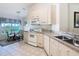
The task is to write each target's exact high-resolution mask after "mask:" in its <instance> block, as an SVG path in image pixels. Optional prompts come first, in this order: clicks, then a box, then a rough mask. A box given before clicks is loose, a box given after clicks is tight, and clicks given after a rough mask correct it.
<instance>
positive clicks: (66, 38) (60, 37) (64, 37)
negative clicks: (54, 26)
mask: <svg viewBox="0 0 79 59" xmlns="http://www.w3.org/2000/svg"><path fill="white" fill-rule="evenodd" d="M55 37H56V38H58V39H61V40H70V39H71V38H68V37H66V36H55Z"/></svg>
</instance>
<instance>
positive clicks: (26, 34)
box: [23, 31, 28, 43]
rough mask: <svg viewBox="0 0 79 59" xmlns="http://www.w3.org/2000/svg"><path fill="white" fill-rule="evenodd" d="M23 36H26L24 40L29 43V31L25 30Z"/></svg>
mask: <svg viewBox="0 0 79 59" xmlns="http://www.w3.org/2000/svg"><path fill="white" fill-rule="evenodd" d="M23 36H24V40H23V41H24V42H25V43H27V42H28V32H27V31H25V32H24V34H23Z"/></svg>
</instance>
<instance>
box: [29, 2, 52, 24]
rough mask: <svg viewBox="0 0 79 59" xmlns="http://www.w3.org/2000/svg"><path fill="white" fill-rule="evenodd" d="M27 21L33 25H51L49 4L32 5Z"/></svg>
mask: <svg viewBox="0 0 79 59" xmlns="http://www.w3.org/2000/svg"><path fill="white" fill-rule="evenodd" d="M28 19H29V20H30V22H31V23H33V24H51V4H48V3H40V4H39V3H38V4H34V5H32V6H31V7H30V9H29V12H28Z"/></svg>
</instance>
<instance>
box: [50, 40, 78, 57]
mask: <svg viewBox="0 0 79 59" xmlns="http://www.w3.org/2000/svg"><path fill="white" fill-rule="evenodd" d="M50 55H51V56H79V52H77V51H75V50H73V49H72V48H70V47H68V46H66V45H64V44H62V43H60V42H58V41H56V40H55V39H50Z"/></svg>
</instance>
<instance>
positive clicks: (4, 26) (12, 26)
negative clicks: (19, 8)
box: [0, 18, 21, 37]
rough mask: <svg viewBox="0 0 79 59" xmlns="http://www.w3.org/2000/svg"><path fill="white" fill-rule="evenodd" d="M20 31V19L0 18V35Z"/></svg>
mask: <svg viewBox="0 0 79 59" xmlns="http://www.w3.org/2000/svg"><path fill="white" fill-rule="evenodd" d="M20 31H21V20H18V19H8V18H0V36H2V35H3V36H5V37H6V36H7V34H8V35H10V34H12V33H19V32H20Z"/></svg>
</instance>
